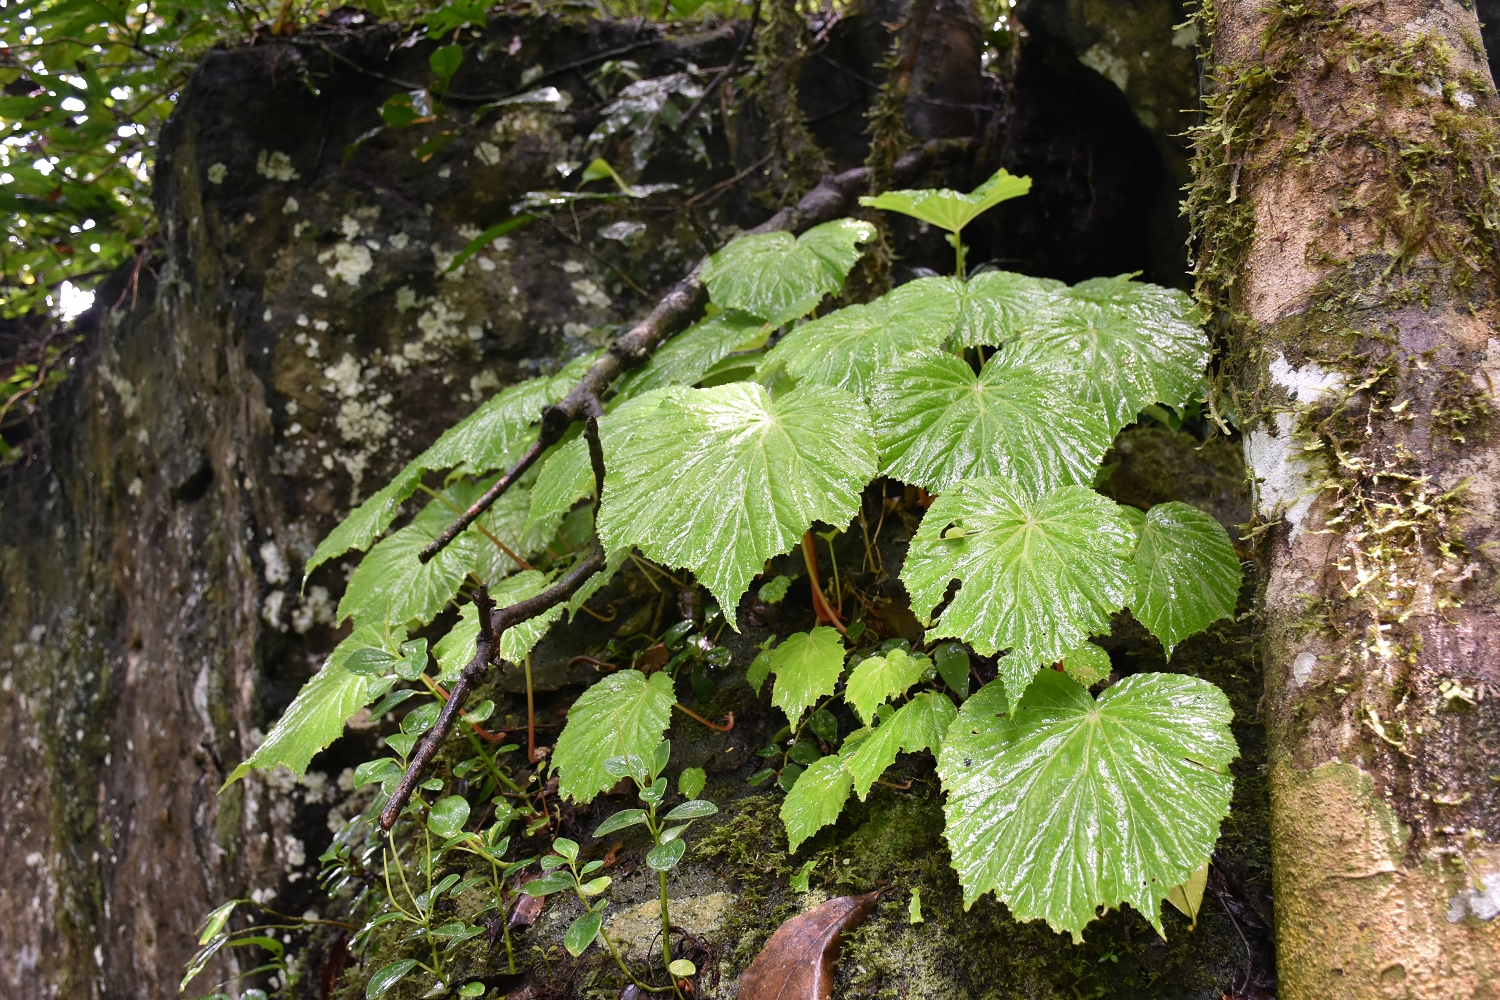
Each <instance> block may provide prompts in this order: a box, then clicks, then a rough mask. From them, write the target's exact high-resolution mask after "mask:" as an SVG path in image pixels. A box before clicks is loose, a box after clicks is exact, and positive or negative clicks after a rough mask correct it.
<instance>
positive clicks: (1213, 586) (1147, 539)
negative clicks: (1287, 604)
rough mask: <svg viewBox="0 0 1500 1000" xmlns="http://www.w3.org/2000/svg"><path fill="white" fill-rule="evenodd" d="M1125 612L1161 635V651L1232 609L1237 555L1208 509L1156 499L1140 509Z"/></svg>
mask: <svg viewBox="0 0 1500 1000" xmlns="http://www.w3.org/2000/svg"><path fill="white" fill-rule="evenodd" d="M1134 568H1135V574H1134V575H1135V596H1134V598H1133V599H1132V600H1131V601H1130V611H1131V613H1132V614H1133V615H1135V617H1136V620H1138V621H1139V622H1140V623H1141V624H1142V625H1144V626H1146V628H1148V629H1150V630H1151V634H1152V635H1154V636H1156V637H1157V638H1158V639H1160V640H1161V644H1162V645H1163V646H1165V647H1166V648H1167V655H1168V656H1171V655H1172V649H1173V647H1174V646H1176V645H1177V644H1178V643H1179V642H1181V641H1182V640H1183V639H1184V638H1186V637H1187V636H1190V635H1192V634H1193V633H1194V632H1199V631H1202V630H1203V629H1205V628H1207V627H1208V625H1209V623H1210V622H1213V621H1216V620H1218V619H1220V618H1226V617H1228V616H1230V615H1232V614H1234V604H1235V600H1236V599H1237V598H1238V597H1239V591H1240V560H1239V556H1237V555H1235V552H1234V545H1233V543H1231V542H1230V541H1229V533H1228V532H1226V531H1225V530H1224V526H1223V525H1221V524H1220V523H1219V522H1218V521H1217V520H1215V519H1214V517H1213V516H1212V515H1211V514H1205V513H1204V512H1203V511H1201V510H1198V509H1197V508H1196V507H1189V506H1188V505H1187V504H1185V503H1177V502H1175V501H1173V502H1172V503H1159V504H1157V505H1156V506H1155V507H1152V508H1151V510H1150V511H1148V512H1147V514H1146V524H1145V526H1144V527H1143V528H1142V529H1141V540H1140V543H1139V544H1138V545H1137V546H1136V550H1135V567H1134Z"/></svg>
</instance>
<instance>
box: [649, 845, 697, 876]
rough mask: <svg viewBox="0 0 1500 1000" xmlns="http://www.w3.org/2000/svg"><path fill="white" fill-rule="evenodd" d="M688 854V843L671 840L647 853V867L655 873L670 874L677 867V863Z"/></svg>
mask: <svg viewBox="0 0 1500 1000" xmlns="http://www.w3.org/2000/svg"><path fill="white" fill-rule="evenodd" d="M686 852H687V841H685V840H671V841H668V842H667V843H665V844H660V845H658V846H656V847H653V848H651V850H649V851H647V852H646V867H648V868H650V869H652V870H653V871H659V872H669V871H671V870H672V869H673V868H676V867H677V862H679V861H681V860H682V856H683V854H684V853H686Z"/></svg>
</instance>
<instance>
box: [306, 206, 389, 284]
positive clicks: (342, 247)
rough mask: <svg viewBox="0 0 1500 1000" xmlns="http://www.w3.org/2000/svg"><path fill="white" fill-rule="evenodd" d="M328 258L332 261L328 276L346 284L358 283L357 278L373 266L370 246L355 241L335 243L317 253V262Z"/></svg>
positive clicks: (361, 276) (325, 261)
mask: <svg viewBox="0 0 1500 1000" xmlns="http://www.w3.org/2000/svg"><path fill="white" fill-rule="evenodd" d="M345 218H348V216H345ZM329 260H332V261H333V266H332V267H329V268H328V269H327V274H328V276H329V277H330V278H338V279H340V280H342V281H343V282H344V284H346V285H358V284H359V279H360V278H363V277H364V276H365V275H366V274H368V273H369V272H370V268H372V267H374V266H375V260H374V258H373V257H371V256H370V248H369V247H367V246H363V245H360V244H357V243H349V242H340V243H335V244H334V245H333V246H332V247H330V248H329V249H327V250H324V251H323V252H322V253H320V254H318V263H319V264H326V263H328V261H329Z"/></svg>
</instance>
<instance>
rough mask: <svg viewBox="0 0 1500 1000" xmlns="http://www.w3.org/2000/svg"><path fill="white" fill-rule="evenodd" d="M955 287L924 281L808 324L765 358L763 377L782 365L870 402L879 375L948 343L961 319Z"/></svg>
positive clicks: (949, 283) (804, 377)
mask: <svg viewBox="0 0 1500 1000" xmlns="http://www.w3.org/2000/svg"><path fill="white" fill-rule="evenodd" d="M956 284H957V283H956V282H954V280H953V279H952V278H923V279H921V280H918V281H912V282H909V283H907V284H905V285H902V286H900V287H899V288H897V289H895V290H893V291H891V292H888V293H887V294H886V295H884V296H882V297H881V298H879V299H877V300H875V301H874V302H871V303H869V304H868V305H855V306H846V307H845V308H843V309H839V310H837V311H836V312H831V313H829V314H828V315H827V316H824V317H823V318H821V319H816V320H813V321H812V322H811V323H804V324H802V325H801V326H798V327H796V328H795V329H793V330H791V331H790V332H788V333H787V334H786V335H785V336H784V337H782V338H781V340H780V341H779V342H777V344H776V346H775V347H773V348H771V350H770V351H768V352H767V353H766V357H765V360H764V361H762V362H761V371H762V372H768V371H770V370H771V369H772V368H773V367H774V366H776V365H778V364H781V365H784V366H785V367H786V370H787V372H788V373H789V374H791V375H793V376H794V377H796V378H798V379H801V380H804V381H807V382H814V383H816V384H818V385H828V386H833V387H835V388H839V389H847V390H849V391H850V392H852V393H854V394H856V395H858V396H860V397H862V398H868V396H869V395H870V393H871V391H872V390H873V389H874V386H875V380H876V377H877V376H878V374H879V373H880V372H882V371H884V370H885V369H887V368H889V367H890V366H891V365H893V364H894V363H895V362H896V360H897V359H898V358H900V357H901V356H902V355H905V354H909V353H911V352H912V351H920V350H925V349H929V348H936V347H938V346H940V345H941V344H942V343H943V342H944V341H945V340H947V339H948V337H949V335H950V334H951V333H952V332H953V327H954V323H955V322H956V321H957V319H958V310H959V300H958V298H957V297H956V295H955V292H954V285H956Z"/></svg>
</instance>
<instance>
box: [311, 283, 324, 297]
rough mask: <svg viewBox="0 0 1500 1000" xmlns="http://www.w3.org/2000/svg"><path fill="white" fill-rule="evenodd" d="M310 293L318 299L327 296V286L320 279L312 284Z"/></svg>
mask: <svg viewBox="0 0 1500 1000" xmlns="http://www.w3.org/2000/svg"><path fill="white" fill-rule="evenodd" d="M312 293H313V294H314V295H316V296H317V297H318V298H320V299H326V298H328V288H327V286H325V285H324V284H323V283H322V282H321V281H320V282H318V283H317V284H315V285H313V286H312Z"/></svg>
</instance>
